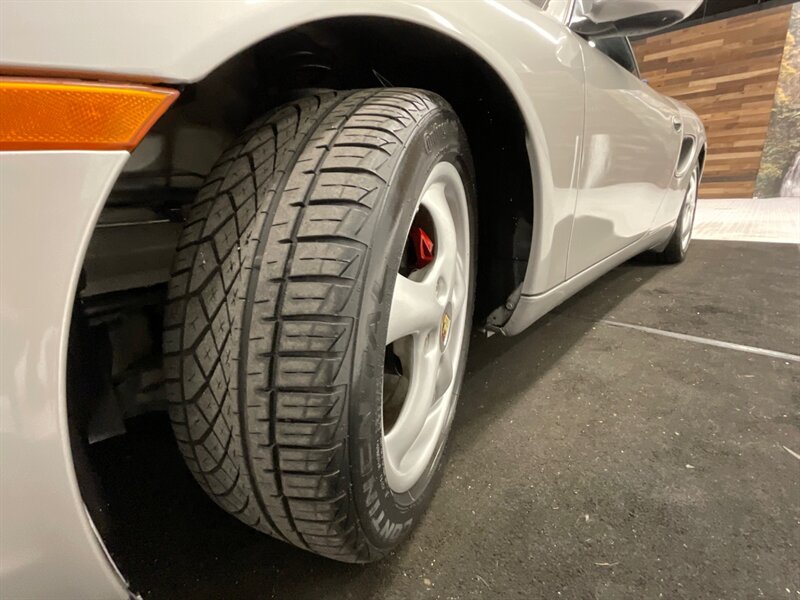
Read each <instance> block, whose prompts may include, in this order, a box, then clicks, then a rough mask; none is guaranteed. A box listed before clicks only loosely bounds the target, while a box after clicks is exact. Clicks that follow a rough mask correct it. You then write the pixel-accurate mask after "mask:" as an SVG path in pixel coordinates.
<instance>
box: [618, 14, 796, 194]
mask: <svg viewBox="0 0 800 600" xmlns="http://www.w3.org/2000/svg"><path fill="white" fill-rule="evenodd" d="M791 9H792V7H791V5H787V6H781V7H778V8H773V9H769V10H762V11H758V12H753V13H749V14H745V15H741V16H737V17H731V18H729V19H722V20H719V21H713V22H711V23H704V24H702V25H696V26H694V27H688V28H685V29H679V30H677V31H672V32H667V33H663V34H660V35H654V36H651V37H649V38H646V39H644V40H640V41H637V42H634V44H633V48H634V52H635V53H636V58H637V60H638V61H639V68H640V70H641V72H642V77H644V78H646V79H648V80H649V81H650V85H652V86H653V87H654V88H655V89H657V90H658V91H660V92H662V93H664V94H667V95H668V96H672V97H673V98H677V99H678V100H681V101H683V102H685V103H686V104H688V105H689V106H691V107H692V109H694V111H695V112H696V113H697V114H698V115H700V118H701V119H702V120H703V123H704V124H705V127H706V133H707V135H708V153H707V157H706V167H705V175H704V177H703V183H702V185H701V187H700V195H701V196H702V197H704V198H750V197H752V196H753V192H754V190H755V183H756V176H757V175H758V167H759V164H760V162H761V151H762V149H763V147H764V140H765V138H766V135H767V127H768V125H769V119H770V112H771V110H772V101H773V96H774V95H775V86H776V84H777V81H778V72H779V71H780V63H781V56H782V54H783V46H784V42H785V41H786V31H787V28H788V24H789V13H790V12H791Z"/></svg>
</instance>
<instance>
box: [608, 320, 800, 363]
mask: <svg viewBox="0 0 800 600" xmlns="http://www.w3.org/2000/svg"><path fill="white" fill-rule="evenodd" d="M600 322H601V323H603V324H605V325H613V326H614V327H627V328H628V329H635V330H636V331H644V332H645V333H652V334H654V335H661V336H664V337H669V338H675V339H676V340H684V341H685V342H694V343H696V344H705V345H706V346H715V347H717V348H727V349H728V350H738V351H739V352H749V353H750V354H759V355H761V356H769V357H770V358H779V359H781V360H788V361H792V362H800V356H798V355H797V354H789V353H788V352H778V351H777V350H767V349H765V348H757V347H755V346H745V345H744V344H734V343H732V342H723V341H721V340H714V339H711V338H704V337H698V336H696V335H687V334H685V333H675V332H674V331H664V330H663V329H653V328H652V327H645V326H644V325H633V324H631V323H620V322H619V321H609V320H605V319H604V320H602V321H600Z"/></svg>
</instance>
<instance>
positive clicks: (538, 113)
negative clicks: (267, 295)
mask: <svg viewBox="0 0 800 600" xmlns="http://www.w3.org/2000/svg"><path fill="white" fill-rule="evenodd" d="M359 16H370V17H384V18H391V19H397V20H402V21H405V22H411V23H415V24H417V25H419V26H422V27H426V28H429V29H432V30H435V31H437V32H440V33H442V34H444V35H446V36H448V37H450V38H452V39H454V40H456V41H457V42H458V43H460V44H462V45H464V46H466V47H468V48H469V49H470V50H472V51H473V52H474V53H475V54H477V55H478V56H480V57H481V58H483V60H484V61H486V63H488V64H489V65H490V66H491V67H492V68H493V69H494V70H495V71H496V73H497V74H498V76H499V77H500V78H501V79H502V80H503V81H504V82H505V84H506V85H507V87H508V89H509V91H510V92H511V94H512V95H513V97H514V98H515V100H516V102H517V104H518V106H519V109H520V113H521V114H522V116H523V118H524V120H525V124H526V126H527V134H528V138H529V143H528V148H529V158H530V162H531V171H532V173H533V174H534V185H533V189H534V199H533V202H534V238H533V244H532V248H531V257H530V260H529V263H528V269H527V273H526V277H525V281H524V283H523V287H522V292H523V293H526V294H535V293H540V292H542V291H545V290H547V289H549V288H551V287H553V286H554V285H557V284H558V283H560V282H561V281H563V279H564V273H565V269H566V256H567V251H568V246H569V237H570V232H571V230H572V216H573V213H574V207H575V199H576V191H575V184H576V180H577V168H576V165H577V160H578V157H579V148H580V147H581V136H582V132H583V102H584V100H583V66H582V60H581V55H580V49H579V45H578V42H577V38H576V37H575V36H574V35H573V34H572V33H571V32H570V31H569V30H568V29H567V28H566V27H565V26H564V25H563V24H562V23H560V22H559V21H558V20H557V19H555V18H553V17H551V16H550V15H548V14H546V13H544V12H542V11H541V10H540V9H539V8H537V7H536V6H534V5H533V3H531V2H529V1H527V0H511V1H499V0H480V1H475V2H465V3H455V2H419V1H417V2H408V1H401V0H384V1H381V2H377V1H355V2H324V1H319V2H313V1H304V2H294V1H288V0H281V1H277V2H257V1H256V2H249V1H245V0H241V1H236V2H230V1H225V2H217V1H198V2H185V1H168V2H159V3H155V2H145V3H142V2H139V1H135V0H118V1H116V2H104V1H99V2H98V1H78V2H64V3H52V2H48V3H35V2H25V1H19V0H10V1H7V2H4V3H3V18H2V19H0V39H2V46H0V65H2V66H0V69H2V70H3V71H5V72H18V73H19V72H24V73H28V74H30V73H35V72H36V71H40V70H44V71H47V72H53V71H59V72H73V73H82V74H89V75H90V76H91V75H94V76H96V77H99V78H102V77H108V76H111V77H114V78H125V79H135V80H148V81H158V82H169V83H192V82H196V81H199V80H201V79H203V78H204V77H205V76H206V75H208V74H209V73H210V72H211V71H213V70H214V69H215V68H217V67H218V66H219V65H221V64H222V63H223V62H225V61H226V60H228V59H229V58H231V57H232V56H234V55H236V54H237V53H239V52H241V51H242V50H244V49H246V48H248V47H250V46H252V45H254V44H256V43H258V42H259V41H261V40H264V39H266V38H269V37H270V36H272V35H274V34H276V33H279V32H281V31H285V30H287V29H291V28H293V27H297V26H299V25H303V24H307V23H311V22H314V21H320V20H324V19H330V18H340V17H359ZM41 40H47V43H46V44H42V43H41ZM410 43H413V42H410Z"/></svg>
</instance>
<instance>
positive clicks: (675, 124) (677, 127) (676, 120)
mask: <svg viewBox="0 0 800 600" xmlns="http://www.w3.org/2000/svg"><path fill="white" fill-rule="evenodd" d="M672 127H673V128H674V129H675V132H676V133H680V131H681V129H683V123H682V122H681V120H680V119H679V118H678V117H672Z"/></svg>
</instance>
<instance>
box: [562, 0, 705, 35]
mask: <svg viewBox="0 0 800 600" xmlns="http://www.w3.org/2000/svg"><path fill="white" fill-rule="evenodd" d="M702 3H703V0H575V8H574V9H573V12H572V18H571V19H570V24H569V27H570V29H572V30H573V31H574V32H575V33H578V34H580V35H585V36H591V37H613V36H633V35H642V34H645V33H652V32H654V31H658V30H659V29H663V28H665V27H669V26H670V25H674V24H675V23H680V22H681V21H683V20H684V19H685V18H686V17H688V16H689V15H691V14H692V13H693V12H694V11H695V10H697V8H698V7H699V6H700V5H701V4H702Z"/></svg>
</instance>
